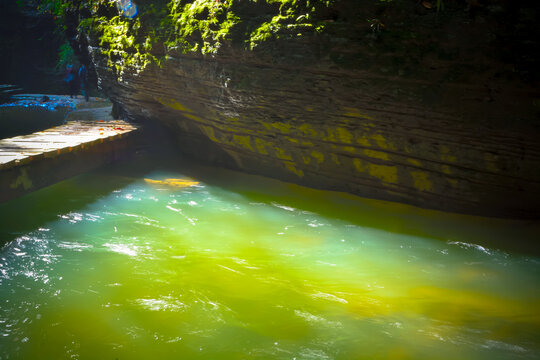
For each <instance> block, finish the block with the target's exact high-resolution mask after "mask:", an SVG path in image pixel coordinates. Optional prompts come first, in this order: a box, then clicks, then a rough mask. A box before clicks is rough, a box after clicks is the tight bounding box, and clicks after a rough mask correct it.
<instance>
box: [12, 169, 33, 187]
mask: <svg viewBox="0 0 540 360" xmlns="http://www.w3.org/2000/svg"><path fill="white" fill-rule="evenodd" d="M21 185H22V187H23V189H24V190H28V189H30V188H32V187H34V184H33V183H32V180H30V177H28V173H27V172H26V169H21V174H20V175H19V176H18V177H17V179H15V181H14V182H13V183H11V184H10V185H9V187H10V188H12V189H17V188H18V187H19V186H21Z"/></svg>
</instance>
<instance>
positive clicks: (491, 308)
mask: <svg viewBox="0 0 540 360" xmlns="http://www.w3.org/2000/svg"><path fill="white" fill-rule="evenodd" d="M167 179H183V180H182V181H184V182H182V181H180V180H167ZM185 181H192V183H190V182H185ZM195 182H198V183H197V184H195ZM0 214H1V215H2V220H1V231H0V236H1V239H0V241H1V242H2V243H3V244H4V246H3V248H2V249H1V251H0V359H15V358H16V359H34V358H35V359H38V358H39V359H59V358H72V359H154V358H155V359H158V358H160V359H180V358H181V359H377V358H379V359H458V358H463V359H534V358H537V357H538V356H539V350H540V345H539V340H538V339H539V338H540V337H539V334H540V310H539V299H540V290H539V287H538V284H539V279H540V266H539V264H540V262H539V260H540V259H539V258H538V257H537V256H535V255H524V252H523V251H521V252H515V251H510V250H508V248H506V249H504V250H501V247H500V246H499V245H501V244H505V243H506V244H509V243H521V242H525V243H526V241H533V240H534V237H535V234H536V232H535V231H536V230H538V224H537V223H518V222H508V221H502V220H493V219H491V220H489V219H482V218H473V217H465V216H458V215H452V214H444V213H439V212H432V211H426V210H419V209H416V208H412V207H408V206H402V205H393V204H390V203H385V202H379V201H373V200H365V199H360V198H355V197H352V196H348V195H344V194H338V193H332V192H323V191H316V190H310V189H306V188H302V187H299V186H295V185H291V184H286V183H281V182H278V181H273V180H269V179H264V178H260V177H255V176H248V175H240V174H236V173H232V172H226V171H220V170H208V169H206V170H202V171H201V170H199V171H198V172H197V171H195V172H194V171H192V170H188V169H183V168H181V169H180V170H170V169H169V170H163V169H161V170H160V169H157V170H152V171H148V172H145V173H142V174H133V172H132V171H129V170H126V171H124V170H123V169H119V170H118V169H117V170H114V171H112V170H107V171H97V172H94V173H92V174H87V175H84V176H80V177H77V178H75V179H72V180H69V181H65V182H62V183H60V184H57V185H55V186H52V187H50V188H47V189H44V190H42V191H39V192H36V193H34V194H30V195H28V196H25V197H23V198H20V199H18V200H16V201H11V202H9V203H7V204H2V205H0Z"/></svg>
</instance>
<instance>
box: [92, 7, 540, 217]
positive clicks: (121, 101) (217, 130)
mask: <svg viewBox="0 0 540 360" xmlns="http://www.w3.org/2000/svg"><path fill="white" fill-rule="evenodd" d="M417 5H418V4H417V2H416V1H411V2H410V5H409V7H408V8H406V15H407V16H405V19H408V21H409V22H406V21H405V20H401V21H402V22H401V23H399V22H398V20H397V19H402V17H403V14H402V13H399V12H394V13H392V12H389V14H388V16H387V17H388V19H387V20H385V21H384V23H385V28H387V27H390V26H394V27H396V28H397V29H398V30H396V31H397V32H399V33H405V32H406V31H409V32H411V33H414V34H415V35H410V36H409V35H408V36H406V39H405V40H404V39H403V38H400V37H397V38H396V37H391V35H385V32H384V31H386V30H383V29H376V28H375V29H374V27H373V26H372V24H373V22H368V23H354V22H352V24H353V25H351V21H349V28H351V27H350V26H353V27H354V26H356V27H355V29H356V30H355V31H350V32H349V33H348V36H347V37H340V36H341V35H339V36H338V35H335V34H332V33H330V34H326V35H325V34H323V35H317V34H312V35H306V36H302V37H299V39H291V38H290V37H289V38H287V39H286V40H279V39H277V40H273V41H271V42H269V43H268V44H266V45H264V46H261V48H262V49H260V50H257V49H251V50H250V49H246V48H239V47H238V46H233V45H230V46H223V47H222V48H221V49H219V51H217V52H215V53H214V54H206V55H202V54H197V53H186V52H180V51H176V50H175V49H172V48H170V49H167V48H166V47H162V48H161V50H160V51H161V52H162V61H161V62H160V64H159V65H158V64H157V63H149V64H145V66H144V69H142V68H141V69H138V70H137V71H128V70H125V69H119V68H118V67H116V68H115V67H114V66H111V57H110V56H109V57H107V56H105V55H104V53H105V52H106V50H107V49H103V46H104V45H103V41H101V42H100V38H99V36H98V35H99V34H98V35H90V36H89V44H90V54H91V56H92V57H93V61H94V64H95V66H96V70H97V72H98V75H99V78H100V81H101V85H102V87H103V89H104V90H105V91H106V92H107V93H108V94H109V95H110V97H111V99H112V100H113V101H114V102H116V103H117V104H118V105H119V107H120V108H121V109H122V111H123V112H124V114H125V115H126V116H127V117H128V118H132V119H141V118H144V119H150V120H152V121H158V122H160V123H162V124H163V125H165V126H167V127H168V128H169V129H171V132H172V133H173V134H174V136H175V138H176V141H177V144H178V151H181V152H183V153H185V154H188V155H189V156H191V157H194V158H197V159H201V160H204V161H209V162H212V163H215V164H220V165H225V166H228V167H232V168H235V169H240V170H242V171H246V172H250V173H255V174H262V175H265V176H270V177H274V178H278V179H284V180H287V181H292V182H295V183H300V184H304V185H308V186H312V187H317V188H323V189H331V190H339V191H346V192H349V193H353V194H357V195H361V196H366V197H371V198H377V199H385V200H391V201H398V202H403V203H408V204H414V205H418V206H421V207H426V208H435V209H442V210H446V211H456V212H464V213H471V214H481V215H491V216H505V217H520V218H535V217H538V216H539V215H540V166H539V165H540V145H539V143H538V139H539V138H540V137H539V127H538V113H539V100H538V92H537V90H536V89H535V84H536V79H534V76H532V75H530V74H528V75H527V74H526V75H527V76H532V78H531V79H529V80H530V81H528V82H527V81H526V80H524V78H523V77H519V76H518V75H519V74H518V75H515V74H516V72H517V70H515V69H516V65H515V62H514V65H508V64H505V63H504V61H503V60H501V59H500V58H496V57H494V56H492V54H491V53H490V51H491V50H493V49H495V48H496V47H497V46H499V45H500V44H499V43H496V42H493V41H494V40H493V39H488V40H486V38H488V37H489V35H490V34H491V33H489V31H491V30H489V29H490V28H489V26H488V25H489V21H490V20H489V19H490V18H489V16H488V15H485V19H484V20H483V22H480V25H478V21H480V20H478V18H472V19H470V20H469V21H468V22H467V21H465V20H464V19H463V17H460V18H458V19H457V20H455V18H451V19H447V21H446V22H444V23H437V21H440V20H436V19H437V18H436V16H437V15H434V14H433V13H429V14H427V15H425V14H423V13H422V14H420V15H418V14H417V13H415V12H414V11H416V10H415V9H416V8H415V7H414V6H417ZM396 11H397V10H396ZM402 11H405V10H402ZM421 11H426V10H425V9H422V10H421ZM333 16H334V18H336V16H337V20H331V21H337V22H338V21H339V16H340V15H339V14H338V15H333ZM400 16H402V17H401V18H400ZM422 16H428V17H429V16H431V18H430V19H435V20H433V21H435V23H436V24H438V25H437V27H435V26H433V27H427V26H426V24H425V18H423V17H422ZM460 16H461V15H460ZM411 17H414V19H417V18H418V19H420V20H417V21H424V23H422V24H420V23H414V24H413V25H414V26H413V25H411V20H410V18H411ZM359 18H360V16H359V17H357V18H355V19H356V20H355V21H359V20H358V19H359ZM392 19H394V20H392ZM422 19H424V20H422ZM378 21H379V20H378ZM380 21H381V23H383V21H382V20H380ZM392 21H394V23H392ZM415 21H416V20H415ZM486 23H488V25H486ZM400 24H401V25H400ZM422 26H423V27H422ZM430 26H431V25H430ZM493 26H498V25H493ZM464 27H465V28H464ZM466 27H468V28H466ZM422 29H423V30H422ZM434 29H435V30H434ZM486 29H487V30H486ZM486 32H487V34H486ZM477 33H478V34H477ZM340 34H341V33H340ZM387 34H392V33H391V32H390V31H389V32H388V33H387ZM479 34H480V35H479ZM385 36H388V37H387V38H385ZM475 36H476V37H477V38H474V37H475ZM418 37H421V39H419V40H418ZM470 37H472V38H470ZM411 39H413V40H411ZM441 39H442V40H441ZM396 44H398V45H396ZM426 49H427V50H426ZM113 60H114V59H113ZM119 61H121V60H119ZM509 67H511V68H512V69H513V70H512V69H510V70H509ZM512 74H513V75H512Z"/></svg>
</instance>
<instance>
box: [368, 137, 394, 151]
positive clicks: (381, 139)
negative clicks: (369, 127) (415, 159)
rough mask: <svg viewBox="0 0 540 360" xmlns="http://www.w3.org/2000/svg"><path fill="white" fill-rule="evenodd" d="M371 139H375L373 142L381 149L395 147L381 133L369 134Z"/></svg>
mask: <svg viewBox="0 0 540 360" xmlns="http://www.w3.org/2000/svg"><path fill="white" fill-rule="evenodd" d="M371 139H373V140H375V142H376V143H377V145H378V146H379V147H380V148H381V149H385V150H396V147H395V146H394V145H392V144H390V143H389V142H388V141H387V140H386V138H385V137H384V136H382V135H381V134H374V135H371Z"/></svg>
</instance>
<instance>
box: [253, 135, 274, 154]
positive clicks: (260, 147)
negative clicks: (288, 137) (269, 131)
mask: <svg viewBox="0 0 540 360" xmlns="http://www.w3.org/2000/svg"><path fill="white" fill-rule="evenodd" d="M267 146H268V147H272V144H271V143H269V142H268V141H265V140H263V139H261V138H255V147H256V148H257V151H258V152H259V154H262V155H268V151H267V150H266V147H267Z"/></svg>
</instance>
